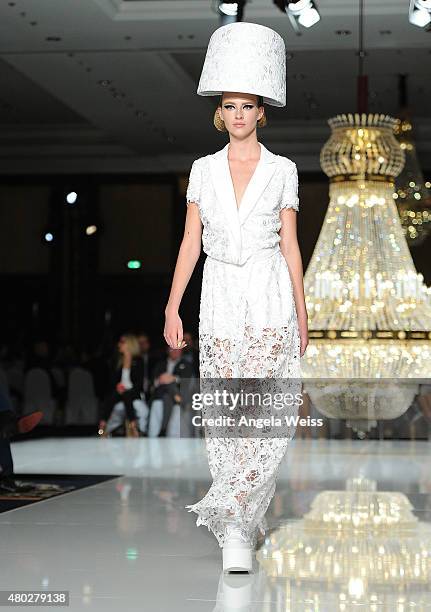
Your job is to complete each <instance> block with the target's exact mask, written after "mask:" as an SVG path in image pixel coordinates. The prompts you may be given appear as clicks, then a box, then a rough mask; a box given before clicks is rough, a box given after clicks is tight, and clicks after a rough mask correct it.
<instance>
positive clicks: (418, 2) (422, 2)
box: [409, 0, 431, 28]
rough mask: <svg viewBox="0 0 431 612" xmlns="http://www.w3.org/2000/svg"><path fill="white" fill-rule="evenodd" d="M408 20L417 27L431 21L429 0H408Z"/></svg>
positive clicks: (430, 1) (430, 2)
mask: <svg viewBox="0 0 431 612" xmlns="http://www.w3.org/2000/svg"><path fill="white" fill-rule="evenodd" d="M409 21H410V23H411V24H412V25H415V26H417V27H418V28H424V27H425V26H427V25H428V24H429V23H431V0H410V6H409Z"/></svg>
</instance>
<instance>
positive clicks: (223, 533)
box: [164, 22, 308, 572]
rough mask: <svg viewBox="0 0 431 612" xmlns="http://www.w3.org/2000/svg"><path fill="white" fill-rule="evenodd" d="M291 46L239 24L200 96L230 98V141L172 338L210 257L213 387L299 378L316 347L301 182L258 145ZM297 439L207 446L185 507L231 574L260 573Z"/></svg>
mask: <svg viewBox="0 0 431 612" xmlns="http://www.w3.org/2000/svg"><path fill="white" fill-rule="evenodd" d="M285 57H286V52H285V47H284V42H283V39H282V38H281V37H280V36H279V35H278V34H277V33H276V32H274V30H272V29H270V28H267V27H265V26H261V25H258V24H253V23H244V22H237V23H232V24H228V25H225V26H222V27H220V28H218V29H217V30H216V31H215V32H214V33H213V35H212V36H211V39H210V41H209V45H208V49H207V54H206V58H205V62H204V66H203V69H202V74H201V78H200V81H199V86H198V90H197V93H198V94H199V95H203V96H209V95H217V96H220V98H219V104H218V106H217V108H216V111H215V115H214V125H215V127H216V128H217V129H218V130H220V131H223V132H226V133H227V134H228V135H229V142H228V144H226V145H225V146H224V147H223V148H222V149H221V150H219V151H217V152H216V153H213V154H210V155H206V156H204V157H200V158H199V159H196V160H195V161H194V162H193V165H192V167H191V171H190V176H189V183H188V188H187V194H186V199H187V205H188V207H187V217H186V222H185V231H184V237H183V240H182V243H181V246H180V249H179V254H178V259H177V263H176V267H175V271H174V276H173V281H172V287H171V292H170V296H169V300H168V303H167V305H166V309H165V316H166V321H165V329H164V337H165V340H166V342H167V343H168V344H169V346H172V347H177V346H183V345H184V342H183V327H182V322H181V319H180V316H179V314H178V310H179V306H180V302H181V299H182V296H183V293H184V291H185V289H186V286H187V284H188V281H189V279H190V277H191V274H192V272H193V269H194V267H195V265H196V262H197V260H198V258H199V255H200V250H201V239H202V243H203V248H204V251H205V253H206V254H207V258H206V260H205V264H204V271H203V280H202V292H201V300H200V317H199V363H200V376H201V380H202V379H229V378H239V379H242V378H244V379H249V378H252V379H266V380H268V379H278V380H282V379H295V378H296V379H298V378H299V377H300V357H301V356H302V355H303V353H304V351H305V349H306V347H307V344H308V333H307V312H306V307H305V300H304V290H303V280H302V277H303V270H302V262H301V255H300V251H299V247H298V242H297V235H296V216H297V212H298V207H299V206H298V205H299V202H298V175H297V169H296V165H295V163H294V162H293V161H291V160H290V159H288V158H287V157H283V156H280V155H276V154H274V153H272V152H271V151H269V150H268V149H267V148H266V147H265V146H264V145H263V144H262V143H261V142H259V141H258V139H257V128H258V127H259V128H261V127H263V126H264V125H265V124H266V118H265V114H264V112H265V108H264V103H267V104H272V105H274V106H284V105H285V103H286V64H285ZM291 437H292V435H287V436H284V437H274V438H259V437H253V438H241V437H240V436H236V437H232V436H230V437H212V436H209V437H208V436H207V437H206V439H205V440H206V448H207V452H208V461H209V467H210V471H211V475H212V478H213V483H212V485H211V487H210V489H209V490H208V492H207V494H206V495H205V496H204V497H203V499H201V500H200V501H198V502H197V503H195V504H193V505H190V506H186V507H187V508H189V511H192V512H196V513H197V515H198V518H197V525H200V524H203V525H207V527H208V529H210V530H211V531H212V532H213V533H214V535H215V537H216V538H217V540H218V543H219V545H220V547H222V548H223V569H224V571H225V572H234V571H251V569H252V550H253V548H254V546H255V544H256V537H257V533H258V532H259V530H260V531H261V532H264V525H265V523H264V515H265V512H266V510H267V508H268V505H269V502H270V501H271V498H272V496H273V494H274V491H275V480H276V474H277V470H278V467H279V465H280V462H281V460H282V458H283V456H284V454H285V451H286V448H287V445H288V443H289V441H290V439H291Z"/></svg>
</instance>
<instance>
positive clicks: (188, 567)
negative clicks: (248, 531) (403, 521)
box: [0, 438, 431, 612]
mask: <svg viewBox="0 0 431 612" xmlns="http://www.w3.org/2000/svg"><path fill="white" fill-rule="evenodd" d="M12 452H13V455H14V461H15V472H16V473H18V474H24V473H41V474H50V473H52V474H54V473H63V474H118V475H119V476H118V477H117V478H115V479H114V480H112V481H109V482H104V483H101V484H99V485H94V486H91V487H88V488H86V489H81V490H78V491H75V492H72V493H69V494H65V495H61V496H59V497H56V498H54V499H51V500H46V501H43V502H38V503H35V504H32V505H29V506H27V507H24V508H21V509H17V510H12V511H9V512H6V513H2V514H0V531H1V544H2V554H1V561H0V589H1V590H11V589H20V590H32V589H34V590H50V589H51V590H61V589H64V590H68V591H70V607H69V608H63V609H65V610H66V609H69V610H97V611H102V610H103V611H104V612H110V611H111V610H112V611H114V610H115V611H116V612H117V611H118V610H120V609H123V610H126V611H127V612H135V611H138V610H139V611H140V612H142V611H144V612H146V611H148V612H150V611H151V612H153V611H154V612H156V611H157V612H195V611H196V612H207V611H211V612H213V611H215V610H217V611H218V612H219V611H228V610H230V609H231V607H230V604H229V602H228V601H226V600H225V599H224V597H227V595H226V593H230V592H235V593H236V597H237V596H238V593H241V589H242V591H243V592H244V593H246V594H247V597H249V598H250V597H251V601H253V599H252V598H253V597H256V595H253V594H254V593H256V592H258V596H257V597H261V601H260V600H258V601H256V600H254V601H255V603H254V604H250V606H251V607H250V608H249V609H250V610H261V611H262V612H266V611H268V612H279V611H280V612H281V611H282V610H283V612H284V611H285V610H292V612H297V610H298V611H301V610H305V609H308V608H307V605H310V601H308V604H307V601H306V598H307V597H308V596H309V595H307V591H306V590H303V591H301V589H299V590H298V589H296V590H295V596H294V597H295V600H294V601H293V600H292V597H293V595H292V593H293V590H292V588H291V585H290V586H289V582H288V581H287V580H285V579H284V580H281V581H270V580H267V577H266V576H265V574H264V572H263V571H262V569H260V566H259V565H258V564H257V563H256V562H255V563H256V567H255V575H254V577H253V578H248V580H252V581H253V580H255V581H257V582H259V590H258V591H256V590H253V585H252V584H251V585H250V583H247V584H244V585H241V584H239V590H238V589H237V585H233V586H232V584H225V585H224V587H223V588H221V585H222V583H223V578H222V577H221V572H222V565H221V549H220V548H219V547H218V544H217V542H216V540H215V538H214V537H213V535H212V534H211V533H210V532H209V531H208V530H207V528H206V527H199V528H198V527H196V526H195V520H196V516H195V515H194V514H191V513H188V512H187V511H186V510H185V509H184V506H185V505H186V504H189V503H192V502H194V501H195V500H197V499H199V498H200V497H201V496H202V494H203V493H204V492H205V491H206V490H207V488H208V484H209V482H210V475H209V471H208V467H207V461H206V451H205V445H204V442H203V441H202V440H196V439H190V440H187V439H180V440H173V439H150V440H149V439H146V438H142V439H123V438H114V439H106V440H103V439H98V438H56V439H52V438H50V439H46V440H34V441H26V442H16V443H14V444H13V445H12ZM430 459H431V445H430V443H428V442H390V441H388V442H379V441H369V442H368V441H362V442H360V441H334V440H332V441H326V440H322V441H318V440H314V441H306V440H298V439H297V440H294V441H293V443H292V444H291V446H290V449H289V451H288V453H287V455H286V458H285V461H284V463H283V465H282V468H281V472H280V476H279V478H278V484H277V492H276V495H275V497H274V499H273V501H272V502H271V505H270V508H269V511H268V514H267V519H268V525H269V528H270V529H275V528H277V527H278V526H280V525H282V524H286V522H289V521H294V520H298V519H300V518H302V516H303V514H304V513H305V512H307V511H308V510H309V508H310V503H311V502H312V500H313V499H314V497H315V496H316V495H317V493H318V492H319V491H322V490H327V489H344V487H345V482H346V480H347V479H348V478H351V477H353V476H358V475H360V474H362V475H364V476H366V477H368V478H373V479H375V480H376V481H377V483H378V489H379V490H395V491H401V492H404V493H405V494H406V495H407V496H408V498H409V500H410V502H411V503H412V505H413V507H414V513H415V515H416V516H418V517H419V518H420V520H422V521H429V520H430V513H429V508H430V507H431V469H430V465H431V462H430ZM241 579H242V577H239V580H241ZM262 585H263V587H262ZM222 586H223V585H222ZM283 589H284V590H285V592H284V591H283ZM289 589H290V590H289ZM323 589H324V586H323ZM301 593H303V595H301ZM259 594H260V595H259ZM327 595H328V601H329V600H331V601H333V600H332V599H331V598H332V597H333V594H331V593H329V592H328V594H327ZM428 595H429V596H431V595H430V594H428ZM422 596H423V595H422ZM301 598H302V599H301ZM319 598H320V599H319V601H320V604H319V605H320V606H321V607H317V608H316V607H313V610H323V611H324V612H327V609H325V607H324V606H325V603H324V602H325V592H324V590H323V591H322V585H320V592H319ZM217 599H218V600H219V601H217ZM259 601H260V603H259ZM288 606H290V607H288ZM292 606H293V607H292ZM5 609H7V608H5ZM18 609H24V608H18ZM56 609H59V608H56ZM241 609H242V608H241ZM244 609H248V608H244ZM379 609H382V610H383V609H384V608H379Z"/></svg>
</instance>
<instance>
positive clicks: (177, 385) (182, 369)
mask: <svg viewBox="0 0 431 612" xmlns="http://www.w3.org/2000/svg"><path fill="white" fill-rule="evenodd" d="M166 353H167V354H166V357H165V358H164V359H162V360H160V361H159V362H158V363H157V364H156V365H155V367H154V373H153V378H154V383H153V386H152V390H151V391H152V392H151V402H150V404H151V408H150V431H149V435H152V436H166V433H167V429H168V425H169V421H170V419H171V416H172V413H173V409H174V406H175V405H179V406H180V408H181V424H182V426H183V427H185V426H187V429H189V427H188V420H189V419H188V418H187V414H188V413H189V412H190V405H191V396H192V393H193V392H194V386H195V381H196V370H195V369H194V367H193V365H192V364H191V363H190V362H189V361H188V360H187V359H184V357H183V349H178V348H171V347H169V346H168V347H166ZM161 406H162V411H161V410H160V407H161ZM161 412H162V416H161V417H160V413H161Z"/></svg>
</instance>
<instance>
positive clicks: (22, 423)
mask: <svg viewBox="0 0 431 612" xmlns="http://www.w3.org/2000/svg"><path fill="white" fill-rule="evenodd" d="M42 416H43V413H42V412H40V411H37V412H32V413H31V414H28V415H26V416H24V417H21V418H18V417H17V416H16V413H15V411H14V409H13V407H12V404H11V402H10V400H9V396H8V393H7V392H6V391H5V389H3V388H2V387H0V491H9V492H12V493H15V492H25V491H31V490H32V489H33V486H32V485H27V484H25V483H21V482H20V481H18V480H15V479H14V478H13V458H12V453H11V448H10V438H12V437H14V436H16V435H17V434H20V433H27V432H29V431H31V430H32V429H33V428H34V427H36V425H37V424H38V423H39V421H40V420H41V418H42Z"/></svg>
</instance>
